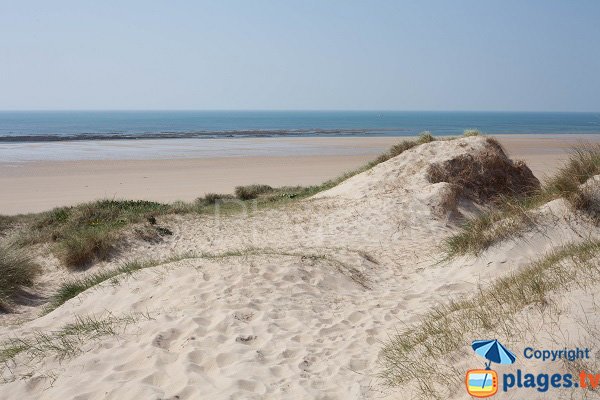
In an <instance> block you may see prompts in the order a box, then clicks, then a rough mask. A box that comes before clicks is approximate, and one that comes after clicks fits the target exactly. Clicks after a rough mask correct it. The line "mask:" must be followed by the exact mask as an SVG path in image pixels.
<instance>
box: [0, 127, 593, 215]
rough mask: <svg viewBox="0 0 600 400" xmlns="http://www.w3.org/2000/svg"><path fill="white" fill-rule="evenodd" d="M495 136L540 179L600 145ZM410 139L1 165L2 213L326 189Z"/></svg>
mask: <svg viewBox="0 0 600 400" xmlns="http://www.w3.org/2000/svg"><path fill="white" fill-rule="evenodd" d="M494 137H496V138H498V139H499V140H500V142H501V143H502V144H503V145H504V147H505V148H506V150H507V153H508V155H509V156H510V157H511V158H513V159H522V160H524V161H525V162H526V163H527V164H528V165H529V167H530V168H531V169H532V171H533V172H534V174H535V175H536V176H537V177H538V178H540V179H544V178H545V177H546V176H548V175H550V174H552V173H553V172H554V171H555V170H556V169H557V168H558V167H559V166H560V164H561V162H562V161H564V160H565V159H566V156H567V154H568V151H569V149H570V148H571V147H573V146H575V145H577V144H578V143H581V142H588V143H600V135H570V134H569V135H561V134H546V135H495V136H494ZM403 139H410V137H366V138H355V137H352V138H342V137H336V138H274V139H271V140H268V139H266V138H265V139H257V138H251V139H233V140H232V142H235V141H237V142H236V143H234V145H235V147H236V149H235V151H233V152H232V155H229V156H228V155H222V154H221V155H219V156H212V157H210V156H201V157H195V158H194V157H175V158H154V159H109V160H107V159H92V160H71V161H69V160H60V159H59V160H48V161H41V160H37V161H18V162H14V161H13V162H0V187H2V188H3V190H2V192H1V193H0V214H1V215H16V214H21V213H30V212H40V211H45V210H49V209H52V208H54V207H59V206H69V205H74V204H78V203H81V202H85V201H92V200H96V199H99V198H119V199H135V200H153V201H160V202H172V201H176V200H183V201H191V200H194V199H195V198H197V197H201V196H203V195H204V194H206V193H209V192H213V193H215V192H216V193H231V192H233V189H234V187H235V186H239V185H247V184H253V183H262V184H269V185H272V186H294V185H312V184H319V183H322V182H324V181H326V180H328V179H331V178H334V177H336V176H339V175H341V174H342V173H344V172H346V171H349V170H352V169H355V168H358V167H360V166H361V165H363V164H365V163H367V162H368V161H370V160H372V159H374V158H375V157H376V156H377V155H378V154H380V153H382V152H384V151H385V150H387V149H388V148H389V147H390V146H391V145H393V144H394V143H397V142H398V141H401V140H403ZM208 140H210V139H203V140H202V141H201V142H202V143H205V142H206V141H208ZM215 140H218V141H219V143H223V142H224V141H223V140H222V139H215ZM160 142H161V143H164V142H165V140H161V141H160ZM133 144H135V145H138V146H139V145H140V142H135V143H132V145H133ZM181 145H182V146H183V147H185V146H184V144H183V143H181ZM133 147H135V146H133ZM43 150H44V149H41V150H40V151H43ZM227 150H231V149H227ZM284 150H286V151H287V154H285V153H284V154H282V151H284ZM202 151H203V152H204V153H201V154H206V153H207V152H209V151H212V149H211V148H210V146H208V148H205V149H203V150H202ZM188 154H189V153H188ZM217 154H218V153H217Z"/></svg>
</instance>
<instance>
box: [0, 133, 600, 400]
mask: <svg viewBox="0 0 600 400" xmlns="http://www.w3.org/2000/svg"><path fill="white" fill-rule="evenodd" d="M490 151H495V150H494V147H493V144H491V143H490V142H489V141H488V140H486V139H485V138H483V137H471V138H461V139H456V140H453V141H439V142H431V143H427V144H423V145H420V146H417V147H415V148H413V149H411V150H407V151H406V152H404V153H403V154H401V155H400V156H398V157H395V158H393V159H391V160H389V161H386V162H384V163H381V164H379V165H377V166H375V167H374V168H372V169H371V170H369V171H367V172H364V173H362V174H359V175H356V176H354V177H352V178H350V179H348V180H346V181H345V182H343V183H342V184H340V185H338V186H337V187H334V188H332V189H330V190H328V191H325V192H322V193H319V194H318V195H316V196H314V197H313V198H310V199H307V200H302V201H299V202H295V203H291V204H289V205H287V206H285V207H280V208H275V209H264V210H258V211H255V212H253V213H246V212H241V213H236V214H233V215H220V216H218V217H217V216H204V217H189V216H172V217H165V218H164V220H162V221H161V223H162V224H163V225H165V226H168V227H169V229H171V230H172V231H173V235H172V236H170V237H168V238H166V239H165V240H164V241H162V242H161V243H148V242H144V241H141V240H139V239H133V238H132V239H131V240H130V241H129V242H128V243H126V244H124V247H125V248H127V250H126V251H124V252H122V253H121V254H120V255H119V256H118V257H116V258H115V259H113V260H111V261H109V262H102V263H99V264H97V265H95V266H94V267H93V268H92V269H91V270H90V271H88V272H86V273H87V274H89V273H92V272H93V271H94V270H99V269H108V268H114V267H115V266H117V265H118V264H119V263H120V262H123V261H125V260H132V259H148V258H153V259H163V260H167V259H168V258H169V257H173V256H177V255H179V256H180V258H181V259H180V260H178V261H167V262H164V263H159V265H157V266H155V267H152V268H147V269H144V270H141V271H139V272H136V273H134V274H133V275H126V276H122V277H120V278H119V279H116V280H111V281H107V282H104V283H102V284H100V285H98V286H97V287H95V288H92V289H90V290H87V291H86V292H84V293H82V294H80V295H79V296H77V297H75V298H73V299H71V300H69V301H68V302H67V303H65V304H64V305H62V306H61V307H59V308H57V309H56V310H54V311H52V312H50V313H49V314H47V315H44V316H41V317H39V318H36V319H32V320H30V321H28V322H25V323H23V324H18V325H13V324H11V325H7V324H5V325H4V326H2V327H1V328H0V336H1V337H2V338H4V339H9V338H30V339H34V338H35V337H36V332H46V333H52V332H58V331H60V330H61V329H62V328H64V327H65V326H68V325H69V324H73V323H74V322H77V321H78V319H77V318H79V321H85V319H86V318H92V319H93V320H94V321H96V322H97V323H98V324H99V325H101V326H103V327H104V328H107V327H110V329H108V330H109V331H110V332H104V334H101V335H100V334H98V335H95V334H94V332H97V331H98V330H97V329H96V331H93V332H92V333H86V332H79V333H78V334H77V335H75V336H74V337H76V338H77V340H76V343H75V345H74V348H72V351H71V352H68V354H65V353H64V352H61V351H58V352H57V351H53V350H52V349H50V350H48V349H46V350H44V351H40V352H37V353H36V352H33V353H31V352H22V353H21V354H18V355H17V356H16V357H15V358H14V359H12V360H10V361H8V364H7V365H6V366H5V368H3V370H2V377H3V379H4V381H5V382H4V383H3V384H2V385H0V396H1V397H2V398H21V399H23V398H36V399H65V398H72V399H105V398H110V399H146V398H152V399H200V398H202V399H205V398H206V399H344V400H347V399H386V398H389V399H405V398H409V397H408V396H409V392H408V391H407V390H408V388H407V389H402V388H400V389H398V388H390V387H388V386H386V385H384V384H383V381H382V379H380V378H379V377H378V373H379V372H380V370H381V365H380V362H381V359H380V353H381V349H382V343H383V342H385V341H386V340H388V338H389V337H390V335H393V334H394V333H395V332H397V330H399V329H403V328H404V327H406V326H407V325H408V324H412V323H415V322H418V321H419V320H420V318H421V316H422V315H423V314H425V313H426V312H427V311H428V310H430V309H431V308H432V307H433V306H435V305H436V304H438V303H440V302H446V301H448V299H450V298H461V297H464V296H469V295H473V294H475V293H477V291H478V288H479V285H481V284H482V282H490V281H491V280H493V279H495V278H498V277H501V276H505V275H507V274H509V273H511V272H514V271H518V270H519V269H520V268H522V267H524V266H526V265H527V264H528V263H530V262H531V260H532V259H534V258H536V257H537V256H539V255H540V254H542V253H543V252H544V251H546V250H549V249H552V248H555V247H557V246H560V245H561V244H566V243H573V242H582V241H584V240H586V239H589V238H591V237H597V236H598V234H599V233H600V231H599V230H598V228H597V227H596V226H594V225H593V224H591V223H590V222H587V221H585V220H582V219H578V218H576V217H575V216H574V214H573V212H572V211H571V210H570V208H569V206H568V205H567V204H566V202H565V201H564V200H556V201H554V202H552V203H549V204H547V205H545V206H543V207H541V208H540V209H539V210H537V211H536V212H537V213H538V214H539V215H538V219H539V221H540V222H539V223H538V224H536V225H535V227H531V228H528V229H525V230H524V231H523V232H522V235H521V236H520V238H519V240H510V241H505V242H501V243H498V244H496V245H494V246H492V247H491V248H490V249H488V250H486V251H485V253H484V254H483V255H481V256H480V257H477V258H475V257H462V258H459V259H455V260H452V261H449V260H445V259H444V257H445V255H444V253H443V251H442V249H441V247H440V244H441V243H442V241H443V240H444V238H446V237H448V235H450V234H452V233H453V232H456V230H457V229H458V226H459V225H460V223H461V221H462V217H463V216H465V215H470V214H472V213H477V212H478V210H479V209H480V208H481V207H483V204H480V202H478V201H477V200H476V199H474V198H473V197H469V196H466V194H465V193H461V192H460V191H458V192H457V189H456V188H455V187H454V186H453V185H452V184H450V183H445V182H439V183H432V182H431V181H430V179H429V178H428V176H429V175H428V171H429V169H430V168H431V166H432V165H434V164H438V165H445V164H444V163H446V162H448V161H452V160H455V159H457V158H460V157H463V156H478V155H482V154H483V155H485V154H488V153H489V152H490ZM511 165H512V164H511ZM511 168H513V167H511ZM514 168H516V167H514ZM509 169H510V168H509ZM507 173H511V170H509V171H507ZM483 184H485V183H483ZM39 259H40V262H43V263H44V265H45V266H46V268H47V269H49V270H50V269H53V268H54V269H55V268H56V266H57V261H56V260H55V259H54V258H53V256H51V255H50V256H48V255H44V256H40V257H39ZM46 284H47V285H48V287H47V288H46V290H48V291H51V289H52V288H51V287H50V286H52V284H53V283H52V282H46ZM22 311H23V312H24V313H25V314H23V315H29V314H27V313H30V314H31V313H33V312H37V311H39V308H35V307H34V308H33V309H30V310H22ZM31 315H33V314H31ZM0 318H3V317H1V316H0ZM6 321H9V320H8V319H6ZM105 330H106V329H105ZM63 332H64V330H63ZM465 359H466V356H465V357H463V361H461V362H464V363H465V365H466V363H467V362H466V361H465ZM456 397H457V398H463V397H465V396H464V395H463V394H462V392H460V391H457V392H456Z"/></svg>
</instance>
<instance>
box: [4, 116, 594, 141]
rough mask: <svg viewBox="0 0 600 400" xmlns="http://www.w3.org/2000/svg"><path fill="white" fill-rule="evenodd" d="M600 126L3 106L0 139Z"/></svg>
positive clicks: (581, 119) (559, 121) (588, 124)
mask: <svg viewBox="0 0 600 400" xmlns="http://www.w3.org/2000/svg"><path fill="white" fill-rule="evenodd" d="M465 129H478V130H480V131H481V132H484V133H488V134H529V133H544V134H582V133H600V113H566V112H433V111H422V112H412V111H411V112H409V111H16V112H15V111H0V142H55V141H75V140H134V139H167V138H168V139H182V138H236V137H278V136H367V135H370V136H411V135H415V134H418V133H419V132H421V131H430V132H432V133H433V134H434V135H439V136H444V135H456V134H461V133H462V132H463V131H464V130H465Z"/></svg>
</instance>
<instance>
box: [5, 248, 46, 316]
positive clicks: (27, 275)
mask: <svg viewBox="0 0 600 400" xmlns="http://www.w3.org/2000/svg"><path fill="white" fill-rule="evenodd" d="M39 272H40V268H39V266H38V265H37V264H36V263H35V262H34V261H33V259H32V258H31V256H30V255H28V254H27V253H25V252H24V251H23V250H21V249H18V248H16V247H14V246H0V311H4V312H6V311H8V310H9V309H10V306H11V305H12V304H13V303H14V301H15V300H16V299H15V298H16V297H17V295H18V294H19V292H20V291H21V289H22V288H24V287H31V286H32V285H33V283H34V280H35V277H36V275H37V274H38V273H39Z"/></svg>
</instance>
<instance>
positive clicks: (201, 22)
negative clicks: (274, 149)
mask: <svg viewBox="0 0 600 400" xmlns="http://www.w3.org/2000/svg"><path fill="white" fill-rule="evenodd" d="M599 21H600V1H597V0H578V1H572V0H569V1H559V0H531V1H527V0H520V1H513V0H499V1H493V0H489V1H481V0H473V1H470V0H469V1H461V0H453V1H450V0H440V1H427V0H419V1H399V0H396V1H383V0H382V1H377V0H374V1H366V0H365V1H351V0H340V1H336V0H315V1H312V0H306V1H292V0H289V1H281V0H278V1H261V0H252V1H249V0H240V1H228V0H215V1H149V0H146V1H106V0H103V1H81V0H79V1H60V0H55V1H19V2H17V1H4V0H0V109H10V110H15V109H328V110H334V109H352V110H358V109H386V110H499V111H501V110H505V111H513V110H516V111H527V110H529V111H556V110H562V111H600V77H599V74H600V72H599V71H600V22H599Z"/></svg>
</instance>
